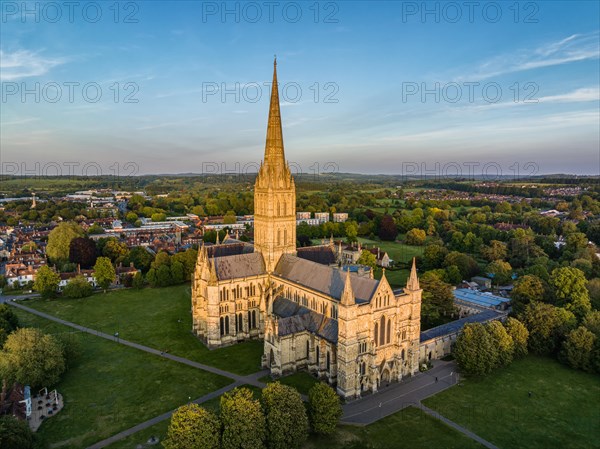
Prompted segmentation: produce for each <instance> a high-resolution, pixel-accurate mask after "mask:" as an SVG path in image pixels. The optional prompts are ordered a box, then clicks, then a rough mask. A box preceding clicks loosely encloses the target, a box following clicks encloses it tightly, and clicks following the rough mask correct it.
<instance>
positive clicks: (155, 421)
mask: <svg viewBox="0 0 600 449" xmlns="http://www.w3.org/2000/svg"><path fill="white" fill-rule="evenodd" d="M240 385H242V383H241V382H234V383H232V384H229V385H227V386H226V387H223V388H221V389H220V390H215V391H211V392H210V393H208V394H206V395H204V396H202V397H199V398H198V399H196V400H194V401H192V402H194V403H196V404H202V403H203V402H206V401H209V400H211V399H214V398H216V397H218V396H220V395H222V394H223V393H226V392H228V391H229V390H233V389H234V388H235V387H239V386H240ZM174 411H175V410H171V411H170V412H166V413H163V414H162V415H159V416H155V417H154V418H152V419H149V420H148V421H145V422H143V423H140V424H138V425H137V426H133V427H131V428H129V429H126V430H123V431H122V432H119V433H117V434H115V435H113V436H111V437H109V438H106V439H105V440H102V441H98V442H97V443H95V444H93V445H91V446H89V447H88V448H87V449H101V448H103V447H106V446H108V445H110V444H113V443H116V442H117V441H119V440H122V439H123V438H127V437H128V436H130V435H133V434H134V433H136V432H139V431H140V430H144V429H147V428H148V427H150V426H153V425H154V424H158V423H159V422H162V421H165V420H167V419H169V418H170V417H171V415H172V414H173V412H174Z"/></svg>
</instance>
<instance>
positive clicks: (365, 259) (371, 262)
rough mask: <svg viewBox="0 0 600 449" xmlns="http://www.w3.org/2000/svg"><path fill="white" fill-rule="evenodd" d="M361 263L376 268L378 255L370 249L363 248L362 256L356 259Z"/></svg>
mask: <svg viewBox="0 0 600 449" xmlns="http://www.w3.org/2000/svg"><path fill="white" fill-rule="evenodd" d="M356 263H358V264H360V265H366V266H367V267H371V268H375V267H376V266H377V257H375V254H373V253H372V252H371V251H369V250H368V249H363V250H362V251H361V252H360V257H359V258H358V260H357V261H356Z"/></svg>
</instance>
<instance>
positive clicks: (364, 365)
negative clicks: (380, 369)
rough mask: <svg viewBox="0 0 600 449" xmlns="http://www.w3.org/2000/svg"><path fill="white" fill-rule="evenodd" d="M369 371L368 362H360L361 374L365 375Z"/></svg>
mask: <svg viewBox="0 0 600 449" xmlns="http://www.w3.org/2000/svg"><path fill="white" fill-rule="evenodd" d="M366 372H367V364H366V363H365V362H362V363H361V364H360V374H361V376H364V375H365V374H366Z"/></svg>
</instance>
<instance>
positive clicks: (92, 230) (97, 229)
mask: <svg viewBox="0 0 600 449" xmlns="http://www.w3.org/2000/svg"><path fill="white" fill-rule="evenodd" d="M104 232H105V231H104V228H103V227H102V226H100V225H99V224H98V223H94V224H93V225H91V226H90V227H89V228H88V230H87V233H88V235H94V234H104Z"/></svg>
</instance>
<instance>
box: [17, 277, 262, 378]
mask: <svg viewBox="0 0 600 449" xmlns="http://www.w3.org/2000/svg"><path fill="white" fill-rule="evenodd" d="M190 295H191V292H190V287H189V285H178V286H175V287H166V288H154V289H153V288H146V289H143V290H135V289H127V290H119V291H115V292H109V293H106V294H104V293H100V294H96V295H93V296H91V297H89V298H82V299H67V298H59V299H54V300H43V299H30V300H27V301H24V302H23V304H24V305H26V306H29V307H32V308H34V309H37V310H40V311H43V312H46V313H49V314H51V315H54V316H57V317H59V318H63V319H65V320H68V321H71V322H74V323H77V324H81V325H84V326H86V327H90V328H92V329H96V330H101V331H103V332H106V333H109V334H114V333H115V332H119V336H120V337H121V338H123V339H125V340H130V341H134V342H136V343H141V344H143V345H146V346H150V347H152V348H155V349H160V350H165V351H169V353H171V354H175V355H179V356H181V357H185V358H188V359H190V360H194V361H197V362H201V363H205V364H207V365H211V366H216V367H218V368H222V369H224V370H227V371H231V372H235V373H237V374H251V373H253V372H256V371H258V370H259V369H260V358H261V355H262V353H263V343H262V342H258V341H249V342H244V343H240V344H237V345H233V346H230V347H227V348H223V349H217V350H213V351H209V350H208V349H207V348H206V346H204V345H203V344H202V343H201V342H200V340H198V339H197V338H196V337H195V336H194V335H193V334H192V332H191V329H192V314H191V300H190Z"/></svg>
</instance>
